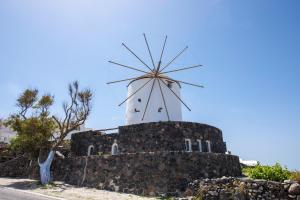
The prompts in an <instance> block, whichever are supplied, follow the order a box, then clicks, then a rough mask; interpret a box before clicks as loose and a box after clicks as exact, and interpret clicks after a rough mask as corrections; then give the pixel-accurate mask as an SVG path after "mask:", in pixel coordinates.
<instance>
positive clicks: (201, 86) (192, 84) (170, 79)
mask: <svg viewBox="0 0 300 200" xmlns="http://www.w3.org/2000/svg"><path fill="white" fill-rule="evenodd" d="M160 79H165V80H169V81H173V82H178V83H183V84H186V85H191V86H195V87H200V88H204V86H203V85H197V84H194V83H188V82H184V81H179V80H175V79H172V78H167V77H160ZM179 87H180V88H181V86H180V85H179Z"/></svg>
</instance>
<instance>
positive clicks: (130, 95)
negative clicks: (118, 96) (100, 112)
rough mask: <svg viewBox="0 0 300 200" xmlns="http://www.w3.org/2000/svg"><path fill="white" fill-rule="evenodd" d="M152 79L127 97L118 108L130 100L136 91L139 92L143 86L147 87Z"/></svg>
mask: <svg viewBox="0 0 300 200" xmlns="http://www.w3.org/2000/svg"><path fill="white" fill-rule="evenodd" d="M152 79H153V78H151V79H150V80H149V81H147V82H146V83H144V84H143V85H142V86H141V87H140V88H139V89H137V90H136V91H135V92H134V93H132V94H131V95H130V96H129V97H127V98H126V99H125V100H124V101H122V102H121V103H120V104H119V106H121V105H122V104H123V103H125V102H126V101H127V100H128V99H130V98H131V97H132V96H133V95H135V94H136V93H137V92H138V91H140V90H141V89H142V88H143V87H145V85H147V84H148V83H149V82H150V81H151V80H152Z"/></svg>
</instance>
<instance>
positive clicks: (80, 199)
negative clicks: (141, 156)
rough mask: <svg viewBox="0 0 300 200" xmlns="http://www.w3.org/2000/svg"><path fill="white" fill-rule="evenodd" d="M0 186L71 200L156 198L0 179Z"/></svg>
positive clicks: (27, 180) (149, 199)
mask: <svg viewBox="0 0 300 200" xmlns="http://www.w3.org/2000/svg"><path fill="white" fill-rule="evenodd" d="M0 186H2V187H8V188H14V189H19V190H24V191H30V192H34V193H40V194H44V195H49V196H54V197H59V198H62V199H70V200H71V199H72V200H154V199H156V198H149V197H141V196H137V195H133V194H124V193H117V192H110V191H106V190H98V189H94V188H84V187H74V186H71V185H68V184H64V183H62V182H54V184H51V185H47V186H41V185H38V182H37V181H36V180H31V179H13V178H0Z"/></svg>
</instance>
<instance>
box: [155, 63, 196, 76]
mask: <svg viewBox="0 0 300 200" xmlns="http://www.w3.org/2000/svg"><path fill="white" fill-rule="evenodd" d="M201 66H202V65H195V66H191V67H184V68H180V69H174V70H171V71H166V72H161V74H167V73H171V72H177V71H182V70H187V69H192V68H196V67H201Z"/></svg>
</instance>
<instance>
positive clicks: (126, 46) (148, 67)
mask: <svg viewBox="0 0 300 200" xmlns="http://www.w3.org/2000/svg"><path fill="white" fill-rule="evenodd" d="M122 45H123V46H124V47H125V48H126V49H127V50H128V51H129V52H130V53H132V55H134V56H135V57H136V58H137V59H138V60H139V61H141V63H143V64H144V65H145V66H146V67H147V68H148V69H149V70H150V71H152V69H151V68H150V67H149V66H148V65H147V64H146V63H145V62H144V61H143V60H142V59H140V58H139V57H138V56H137V55H136V54H135V53H134V52H133V51H132V50H131V49H129V48H128V47H127V46H126V45H125V44H124V43H122Z"/></svg>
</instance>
